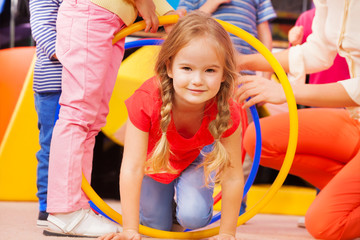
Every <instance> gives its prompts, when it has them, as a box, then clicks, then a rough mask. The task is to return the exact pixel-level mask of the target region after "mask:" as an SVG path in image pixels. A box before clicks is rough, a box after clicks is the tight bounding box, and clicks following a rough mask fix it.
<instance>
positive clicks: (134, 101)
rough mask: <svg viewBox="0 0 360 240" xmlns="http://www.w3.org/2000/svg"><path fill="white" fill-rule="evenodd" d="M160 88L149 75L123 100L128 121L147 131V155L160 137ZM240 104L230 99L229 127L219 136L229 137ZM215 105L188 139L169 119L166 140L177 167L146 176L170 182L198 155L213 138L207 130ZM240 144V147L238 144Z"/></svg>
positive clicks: (238, 113) (235, 124)
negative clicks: (171, 170) (173, 172)
mask: <svg viewBox="0 0 360 240" xmlns="http://www.w3.org/2000/svg"><path fill="white" fill-rule="evenodd" d="M161 103H162V101H161V98H160V91H159V89H158V85H157V82H156V78H151V79H149V80H147V81H146V82H144V83H143V84H142V86H141V87H140V88H139V89H137V90H136V91H135V93H134V94H133V95H132V96H131V97H130V98H129V99H127V100H126V101H125V104H126V107H127V110H128V115H129V119H130V121H131V122H132V123H133V124H134V125H135V127H137V128H138V129H140V130H142V131H144V132H148V133H149V143H148V150H147V153H148V157H149V156H150V154H151V152H152V150H153V148H154V147H155V144H156V143H157V142H158V140H159V139H160V137H161V130H160V127H159V124H160V122H159V118H160V108H161ZM239 109H240V106H239V105H238V104H237V103H236V102H234V101H233V100H231V101H230V112H231V121H232V125H231V127H230V128H229V129H228V130H227V131H225V132H224V134H223V136H222V137H228V136H230V135H231V134H233V133H234V132H235V130H236V129H237V128H238V126H239V124H240V111H239ZM216 113H217V105H216V104H212V105H211V106H209V107H208V108H207V109H206V110H205V113H204V117H203V120H202V124H201V126H200V128H199V130H198V131H197V133H196V134H195V135H194V136H193V137H191V138H184V137H182V136H181V135H180V134H179V133H178V132H177V130H176V127H175V124H174V121H173V120H171V122H170V124H169V127H168V130H167V132H166V136H167V139H168V141H169V143H170V149H171V152H172V153H173V154H171V156H170V164H171V166H172V167H173V168H175V169H176V170H179V171H178V173H177V174H170V173H157V174H150V175H149V176H150V177H151V178H153V179H154V180H156V181H158V182H161V183H165V184H167V183H170V182H171V181H173V180H174V179H175V178H177V177H178V176H180V173H181V172H182V171H183V170H185V168H187V167H188V166H189V165H190V164H191V163H192V162H193V161H194V160H195V159H196V158H197V156H198V155H199V154H200V151H201V149H202V148H203V147H204V146H206V145H209V144H211V143H213V142H214V138H213V136H212V135H211V133H210V132H209V130H208V126H209V123H210V122H211V121H212V120H213V119H215V117H216ZM239 147H240V146H239Z"/></svg>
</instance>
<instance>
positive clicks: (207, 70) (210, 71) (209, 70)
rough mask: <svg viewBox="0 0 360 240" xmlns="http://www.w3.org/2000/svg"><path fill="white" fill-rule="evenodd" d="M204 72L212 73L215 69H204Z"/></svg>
mask: <svg viewBox="0 0 360 240" xmlns="http://www.w3.org/2000/svg"><path fill="white" fill-rule="evenodd" d="M206 72H209V73H213V72H215V69H206Z"/></svg>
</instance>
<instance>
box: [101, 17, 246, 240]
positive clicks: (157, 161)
mask: <svg viewBox="0 0 360 240" xmlns="http://www.w3.org/2000/svg"><path fill="white" fill-rule="evenodd" d="M155 72H156V77H154V78H152V79H149V80H147V81H146V82H145V83H144V84H143V85H142V86H141V87H140V88H139V89H138V90H137V91H136V92H135V93H134V95H133V96H131V97H130V98H129V99H128V100H127V101H126V106H127V109H128V113H129V119H130V121H129V122H128V124H127V129H126V136H125V145H124V146H125V149H124V156H123V161H122V167H121V175H120V193H121V201H122V202H121V203H122V211H123V229H124V231H123V232H122V233H120V234H116V233H113V234H109V235H106V236H103V237H102V238H100V239H140V235H139V233H138V226H139V223H141V224H143V225H145V226H148V227H152V228H156V229H161V230H168V231H169V230H171V228H172V225H173V218H175V219H176V220H177V222H178V223H179V224H180V225H181V226H182V227H184V228H191V229H194V228H201V227H204V226H206V225H207V224H208V223H209V222H210V220H211V218H212V211H213V210H212V205H213V198H212V195H213V186H214V182H215V181H217V180H219V181H220V183H221V186H222V193H223V195H222V202H223V205H222V216H223V219H222V221H221V225H220V233H219V235H218V236H216V239H235V233H236V222H237V217H238V213H239V210H240V203H241V197H242V191H243V190H242V189H243V185H244V178H243V173H242V163H241V150H240V149H241V148H240V146H241V128H240V127H239V126H240V124H239V123H240V114H239V106H238V104H237V103H236V102H234V101H233V99H232V94H233V91H234V81H235V80H236V78H237V73H236V65H235V59H234V48H233V45H232V43H231V40H230V38H229V35H228V34H227V32H226V31H225V30H224V28H222V26H221V25H220V24H219V23H217V22H216V21H215V20H214V19H212V18H211V17H210V16H208V15H204V14H200V13H197V12H193V13H191V14H189V15H187V16H185V17H183V18H182V19H181V20H180V21H179V22H178V23H177V24H176V25H175V26H174V28H173V30H172V31H171V33H170V34H169V36H168V38H167V39H166V40H165V42H164V43H163V46H162V49H161V51H160V53H159V56H158V60H157V63H156V66H155ZM174 197H175V202H174ZM173 202H174V206H175V208H174V211H173Z"/></svg>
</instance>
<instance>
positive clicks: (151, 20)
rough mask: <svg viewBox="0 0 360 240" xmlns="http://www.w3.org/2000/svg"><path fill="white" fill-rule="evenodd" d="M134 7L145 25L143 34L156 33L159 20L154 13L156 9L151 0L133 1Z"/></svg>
mask: <svg viewBox="0 0 360 240" xmlns="http://www.w3.org/2000/svg"><path fill="white" fill-rule="evenodd" d="M135 6H136V8H137V10H138V11H139V15H140V16H141V17H142V18H143V19H144V21H145V23H146V28H145V32H149V31H150V32H152V33H156V32H157V30H158V27H159V19H158V17H157V16H156V13H155V9H156V8H155V4H154V2H153V0H135Z"/></svg>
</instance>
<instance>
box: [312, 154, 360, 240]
mask: <svg viewBox="0 0 360 240" xmlns="http://www.w3.org/2000/svg"><path fill="white" fill-rule="evenodd" d="M306 228H307V230H308V231H309V232H310V233H311V234H312V235H313V236H314V237H316V238H318V239H329V240H330V239H354V238H357V237H360V152H359V153H358V154H357V155H356V156H355V157H354V158H353V159H352V160H351V161H350V162H349V163H348V164H346V165H345V167H343V168H342V169H341V171H340V172H339V173H338V174H337V175H336V176H335V177H334V178H333V179H332V180H331V181H330V182H329V184H328V185H326V187H325V188H324V189H322V190H321V192H320V193H319V195H318V196H317V197H316V198H315V200H314V202H313V203H312V205H311V206H310V208H309V210H308V211H307V213H306Z"/></svg>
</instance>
